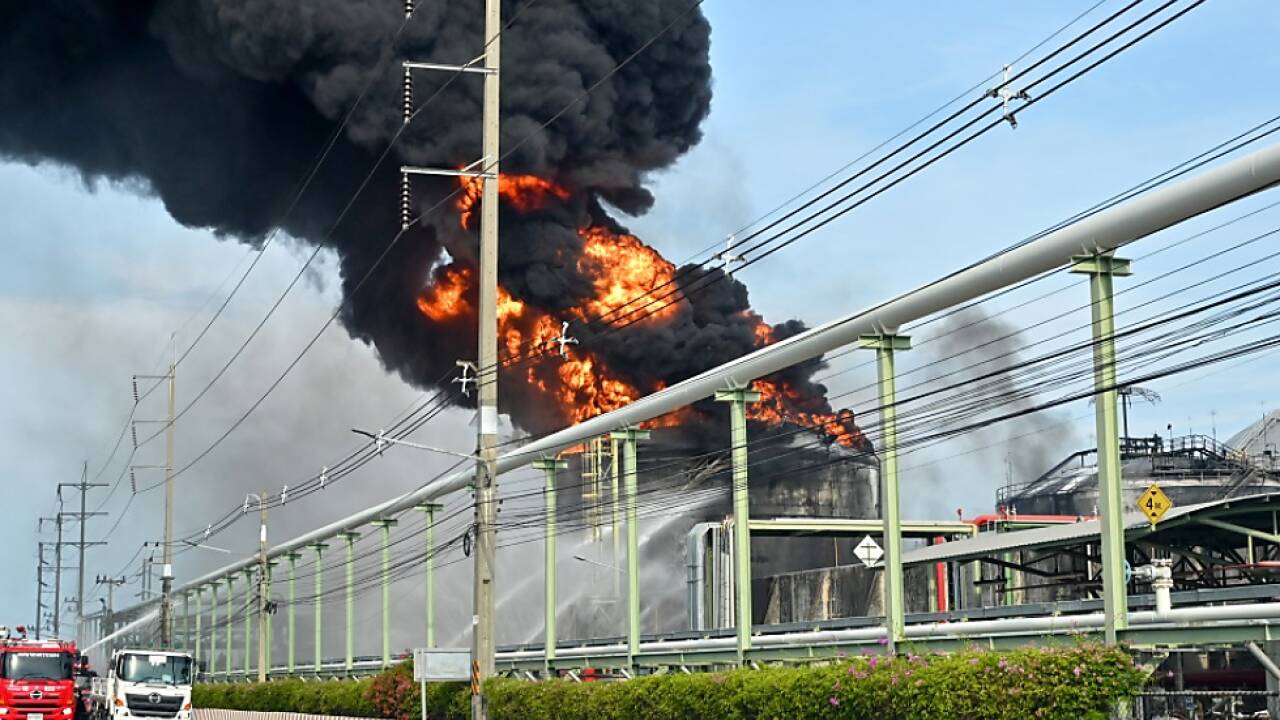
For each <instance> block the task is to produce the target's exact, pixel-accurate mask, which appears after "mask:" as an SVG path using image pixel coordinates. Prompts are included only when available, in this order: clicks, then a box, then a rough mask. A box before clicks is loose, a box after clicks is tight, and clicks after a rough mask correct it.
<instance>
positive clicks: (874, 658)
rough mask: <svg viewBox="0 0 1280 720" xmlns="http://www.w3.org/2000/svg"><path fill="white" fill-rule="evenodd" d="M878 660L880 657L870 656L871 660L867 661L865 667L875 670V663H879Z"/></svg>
mask: <svg viewBox="0 0 1280 720" xmlns="http://www.w3.org/2000/svg"><path fill="white" fill-rule="evenodd" d="M879 662H880V658H878V657H873V658H871V660H870V661H869V662H868V663H867V667H868V668H870V669H872V670H875V669H876V665H877V664H879Z"/></svg>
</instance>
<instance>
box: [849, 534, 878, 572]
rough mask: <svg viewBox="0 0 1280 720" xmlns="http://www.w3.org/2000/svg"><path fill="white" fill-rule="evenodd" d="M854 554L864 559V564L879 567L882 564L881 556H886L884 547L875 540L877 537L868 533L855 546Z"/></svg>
mask: <svg viewBox="0 0 1280 720" xmlns="http://www.w3.org/2000/svg"><path fill="white" fill-rule="evenodd" d="M853 554H854V555H856V556H857V558H858V559H859V560H861V561H862V564H863V565H866V566H867V567H877V566H879V565H880V558H882V557H884V549H883V548H881V547H880V543H878V542H876V541H875V538H873V537H871V536H870V535H868V536H866V537H864V538H862V542H860V543H858V544H857V546H855V547H854V548H853Z"/></svg>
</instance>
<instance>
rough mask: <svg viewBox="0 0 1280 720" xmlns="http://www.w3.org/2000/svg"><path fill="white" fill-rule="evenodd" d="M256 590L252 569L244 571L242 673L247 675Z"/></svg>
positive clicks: (256, 604)
mask: <svg viewBox="0 0 1280 720" xmlns="http://www.w3.org/2000/svg"><path fill="white" fill-rule="evenodd" d="M256 596H257V592H255V591H254V582H253V571H252V570H250V569H248V568H246V569H245V571H244V603H245V611H244V674H245V676H246V677H247V676H248V675H249V671H250V670H251V669H253V621H254V615H255V614H256V613H255V612H254V610H253V608H256V607H257V606H258V603H257V599H256Z"/></svg>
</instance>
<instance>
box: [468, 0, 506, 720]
mask: <svg viewBox="0 0 1280 720" xmlns="http://www.w3.org/2000/svg"><path fill="white" fill-rule="evenodd" d="M501 31H502V3H501V2H500V0H485V3H484V38H485V48H484V68H485V70H486V71H488V72H486V73H485V75H484V117H483V118H482V120H481V125H482V126H483V128H484V130H483V139H482V145H483V151H484V158H483V159H484V164H483V165H482V167H483V168H484V169H485V170H486V171H487V174H486V176H485V178H484V181H483V182H484V192H483V194H482V195H481V196H480V308H479V313H478V314H479V316H480V325H479V335H478V338H477V340H478V342H479V346H480V353H479V357H478V358H477V360H478V364H479V366H480V367H479V369H480V372H479V373H477V375H478V376H479V383H478V385H479V387H478V395H479V407H480V462H479V464H478V467H477V468H476V505H477V507H476V555H475V613H476V618H475V640H474V642H475V651H474V654H473V656H472V670H471V673H472V676H473V677H474V678H475V681H473V682H472V688H471V717H472V719H473V720H487V718H488V717H489V709H488V707H487V706H486V703H485V699H484V695H482V694H481V692H480V691H481V689H482V686H483V684H484V681H485V680H486V679H488V678H489V677H491V676H492V675H493V673H494V670H495V665H496V663H495V654H496V647H495V644H494V642H495V641H494V625H495V619H494V591H493V581H494V577H493V574H494V563H495V548H494V545H495V542H494V524H495V522H496V520H497V512H496V510H497V492H496V490H497V479H498V172H499V170H498V158H499V148H498V130H499V127H500V121H499V117H498V89H499V81H498V73H499V66H500V63H499V60H500V57H501V56H500V51H501V49H500V44H501V41H500V38H499V33H500V32H501Z"/></svg>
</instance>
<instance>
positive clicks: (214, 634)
mask: <svg viewBox="0 0 1280 720" xmlns="http://www.w3.org/2000/svg"><path fill="white" fill-rule="evenodd" d="M219 582H221V581H220V580H214V581H213V582H211V583H209V590H210V593H211V594H210V596H209V662H207V663H205V667H207V668H209V673H210V674H212V673H214V672H215V671H217V668H215V667H214V666H213V664H214V663H215V662H217V661H218V583H219Z"/></svg>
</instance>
